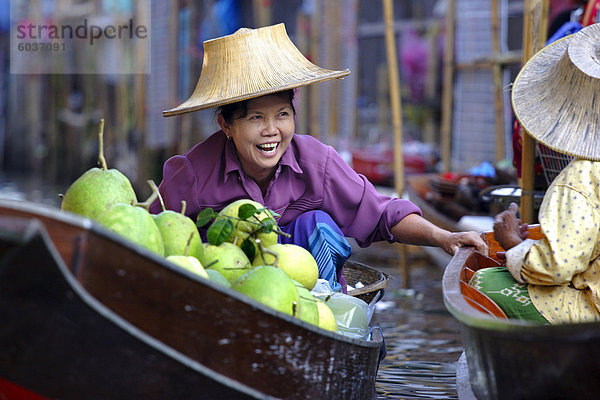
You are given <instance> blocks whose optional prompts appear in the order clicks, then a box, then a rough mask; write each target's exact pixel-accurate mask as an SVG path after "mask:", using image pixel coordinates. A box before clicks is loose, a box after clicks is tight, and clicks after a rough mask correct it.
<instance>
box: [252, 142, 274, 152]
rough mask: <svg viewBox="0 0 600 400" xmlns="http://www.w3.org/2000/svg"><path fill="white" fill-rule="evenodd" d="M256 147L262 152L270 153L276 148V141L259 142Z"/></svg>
mask: <svg viewBox="0 0 600 400" xmlns="http://www.w3.org/2000/svg"><path fill="white" fill-rule="evenodd" d="M256 147H257V148H258V149H259V150H260V151H262V152H263V153H267V154H272V153H275V151H276V150H277V143H267V144H259V145H256Z"/></svg>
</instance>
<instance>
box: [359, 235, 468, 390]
mask: <svg viewBox="0 0 600 400" xmlns="http://www.w3.org/2000/svg"><path fill="white" fill-rule="evenodd" d="M386 247H389V245H387V244H379V243H377V244H374V245H373V246H371V248H369V249H355V250H354V255H353V258H356V259H357V261H361V262H364V263H366V264H369V265H371V266H373V267H376V268H378V269H380V270H382V271H385V272H387V273H389V274H390V275H392V278H393V279H391V280H390V281H389V283H388V287H387V289H386V292H385V295H384V297H383V299H382V300H381V301H380V302H379V303H378V304H377V308H376V311H375V314H374V316H373V320H372V325H377V326H380V327H381V328H382V330H383V336H384V338H385V342H386V346H387V356H386V358H385V359H384V360H383V362H382V364H381V365H380V368H379V373H378V377H377V384H376V386H377V394H378V397H377V398H378V400H384V399H385V400H391V399H456V398H458V396H457V392H456V362H457V361H458V359H459V357H460V355H461V353H462V351H463V347H462V338H461V334H460V325H459V324H458V322H457V321H456V320H455V319H454V318H453V317H452V316H451V315H450V314H449V313H448V311H447V310H446V308H445V306H444V303H443V299H442V288H441V286H442V283H441V279H442V275H443V270H442V269H441V268H440V267H439V266H436V265H434V264H433V263H432V262H431V260H430V259H429V257H428V256H427V255H426V254H425V253H424V252H423V251H422V250H421V249H419V248H416V247H410V249H409V253H408V264H409V265H410V278H411V285H410V286H411V288H410V289H403V288H402V285H403V282H402V277H401V274H400V270H399V267H398V265H397V264H396V263H397V262H398V261H397V253H396V251H394V250H390V249H386Z"/></svg>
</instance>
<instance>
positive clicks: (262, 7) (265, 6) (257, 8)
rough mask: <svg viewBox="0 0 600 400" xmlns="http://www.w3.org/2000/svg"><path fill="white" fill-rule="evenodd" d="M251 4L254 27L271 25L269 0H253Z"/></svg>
mask: <svg viewBox="0 0 600 400" xmlns="http://www.w3.org/2000/svg"><path fill="white" fill-rule="evenodd" d="M252 5H253V9H254V23H255V24H256V27H257V28H261V27H263V26H269V25H271V0H253V1H252Z"/></svg>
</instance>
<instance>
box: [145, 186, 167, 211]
mask: <svg viewBox="0 0 600 400" xmlns="http://www.w3.org/2000/svg"><path fill="white" fill-rule="evenodd" d="M146 182H148V185H150V188H151V189H152V192H153V193H156V195H157V196H158V201H160V206H161V207H162V210H163V211H166V210H167V209H166V208H165V202H164V201H163V198H162V196H161V195H160V192H159V191H158V187H157V186H156V183H154V181H153V180H152V179H149V180H147V181H146Z"/></svg>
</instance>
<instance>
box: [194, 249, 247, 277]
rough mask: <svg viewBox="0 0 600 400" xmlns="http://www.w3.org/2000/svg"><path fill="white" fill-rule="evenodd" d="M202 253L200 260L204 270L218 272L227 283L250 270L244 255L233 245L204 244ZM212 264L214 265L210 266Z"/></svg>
mask: <svg viewBox="0 0 600 400" xmlns="http://www.w3.org/2000/svg"><path fill="white" fill-rule="evenodd" d="M203 246H204V252H203V254H202V257H201V258H200V262H201V263H202V265H204V266H206V269H214V270H217V271H219V272H220V273H221V274H222V275H223V276H224V277H225V278H226V279H227V280H228V281H229V282H233V281H235V280H236V279H237V278H239V277H240V276H242V275H243V274H245V273H246V272H248V271H250V270H251V269H252V264H250V260H248V257H246V254H244V252H243V251H242V249H240V248H239V247H237V246H236V245H234V244H233V243H229V242H225V243H222V244H221V245H219V246H214V245H212V244H208V243H204V244H203ZM213 262H214V264H212V263H213Z"/></svg>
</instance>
